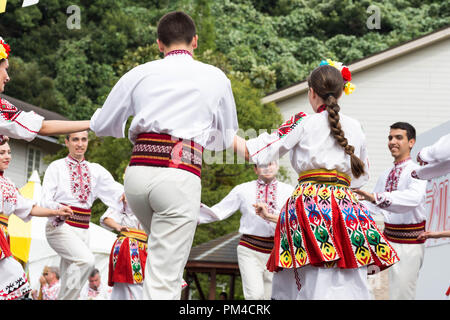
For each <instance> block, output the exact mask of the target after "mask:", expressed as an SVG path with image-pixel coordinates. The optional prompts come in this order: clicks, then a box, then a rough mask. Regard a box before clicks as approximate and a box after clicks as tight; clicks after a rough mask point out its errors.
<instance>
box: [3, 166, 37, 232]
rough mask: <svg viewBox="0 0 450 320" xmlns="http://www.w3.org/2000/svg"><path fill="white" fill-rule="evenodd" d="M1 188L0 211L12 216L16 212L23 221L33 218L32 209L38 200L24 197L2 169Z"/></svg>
mask: <svg viewBox="0 0 450 320" xmlns="http://www.w3.org/2000/svg"><path fill="white" fill-rule="evenodd" d="M0 189H1V197H2V199H1V202H0V212H1V213H2V214H4V215H6V216H10V215H11V214H13V213H14V214H15V215H16V216H18V217H19V218H20V219H22V220H23V221H25V222H27V221H29V220H30V219H31V218H32V216H31V215H30V213H31V209H33V206H34V205H35V204H36V201H34V200H31V199H27V198H24V197H23V196H22V195H21V194H20V193H19V190H17V188H16V186H15V185H14V183H13V182H12V181H11V180H9V179H8V178H7V177H5V176H4V175H3V172H1V171H0ZM0 232H1V231H0Z"/></svg>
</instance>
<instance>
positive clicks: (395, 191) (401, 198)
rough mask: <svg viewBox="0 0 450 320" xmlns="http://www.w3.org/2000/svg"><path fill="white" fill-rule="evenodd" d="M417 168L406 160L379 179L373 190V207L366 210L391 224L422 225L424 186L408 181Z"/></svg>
mask: <svg viewBox="0 0 450 320" xmlns="http://www.w3.org/2000/svg"><path fill="white" fill-rule="evenodd" d="M418 167H419V166H418V165H417V164H416V163H414V162H413V161H412V160H411V159H410V158H409V159H407V160H405V161H401V162H399V163H397V164H395V165H394V167H392V168H390V169H388V170H386V171H385V172H384V173H383V174H382V175H380V177H379V178H378V181H377V183H376V185H375V187H374V190H373V192H374V194H375V201H376V205H372V204H368V208H369V210H370V211H372V212H373V213H378V214H382V215H383V216H384V221H385V222H387V223H390V224H415V223H420V222H422V221H425V220H426V210H425V205H426V203H425V202H426V201H425V200H426V187H427V182H426V181H424V180H418V179H414V178H413V177H411V172H412V171H413V170H415V169H417V168H418Z"/></svg>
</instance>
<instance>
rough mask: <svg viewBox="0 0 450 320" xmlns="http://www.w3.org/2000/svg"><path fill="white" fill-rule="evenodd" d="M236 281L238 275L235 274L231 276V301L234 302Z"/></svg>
mask: <svg viewBox="0 0 450 320" xmlns="http://www.w3.org/2000/svg"><path fill="white" fill-rule="evenodd" d="M235 281H236V275H235V274H234V273H233V274H232V275H231V276H230V297H229V300H234V283H235Z"/></svg>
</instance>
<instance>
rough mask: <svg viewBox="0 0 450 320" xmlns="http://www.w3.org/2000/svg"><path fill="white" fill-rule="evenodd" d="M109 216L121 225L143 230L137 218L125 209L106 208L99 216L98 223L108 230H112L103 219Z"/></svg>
mask: <svg viewBox="0 0 450 320" xmlns="http://www.w3.org/2000/svg"><path fill="white" fill-rule="evenodd" d="M106 218H111V219H113V220H114V221H115V222H116V223H118V224H120V225H121V226H125V227H128V228H134V229H138V230H144V228H143V227H142V225H141V223H140V222H139V220H138V218H137V217H136V216H135V215H134V214H133V213H131V212H125V211H116V210H114V209H111V208H108V209H107V210H106V211H105V213H104V214H103V215H102V216H101V217H100V225H101V226H102V227H104V228H106V229H108V230H112V228H110V227H108V226H107V225H106V224H105V219H106Z"/></svg>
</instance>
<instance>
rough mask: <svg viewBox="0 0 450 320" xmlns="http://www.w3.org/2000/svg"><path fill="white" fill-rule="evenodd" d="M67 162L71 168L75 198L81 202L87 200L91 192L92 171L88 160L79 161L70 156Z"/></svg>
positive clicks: (71, 188)
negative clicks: (87, 162)
mask: <svg viewBox="0 0 450 320" xmlns="http://www.w3.org/2000/svg"><path fill="white" fill-rule="evenodd" d="M66 164H67V167H68V169H69V177H70V190H71V191H72V194H73V196H74V198H75V199H77V200H78V201H80V202H81V203H85V202H87V200H88V198H89V195H90V194H91V173H90V171H89V167H88V165H87V164H86V161H84V160H82V161H80V162H78V161H77V160H75V159H73V158H72V157H70V156H68V157H67V158H66Z"/></svg>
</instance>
